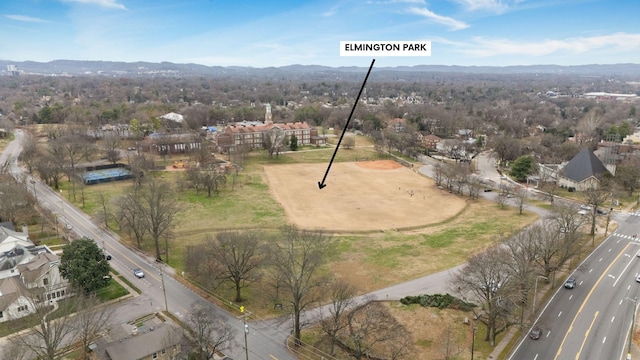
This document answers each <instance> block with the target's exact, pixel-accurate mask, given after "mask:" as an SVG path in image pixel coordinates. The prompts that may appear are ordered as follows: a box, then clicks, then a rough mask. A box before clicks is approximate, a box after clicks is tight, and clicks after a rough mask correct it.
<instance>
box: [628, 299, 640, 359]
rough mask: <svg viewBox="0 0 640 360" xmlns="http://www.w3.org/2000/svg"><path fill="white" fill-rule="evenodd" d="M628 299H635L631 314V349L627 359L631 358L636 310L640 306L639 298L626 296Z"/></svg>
mask: <svg viewBox="0 0 640 360" xmlns="http://www.w3.org/2000/svg"><path fill="white" fill-rule="evenodd" d="M625 299H626V300H631V301H633V314H631V316H632V317H631V330H630V331H629V349H628V350H627V359H631V344H633V326H634V325H635V323H636V310H637V308H638V298H637V297H635V298H633V299H630V298H625Z"/></svg>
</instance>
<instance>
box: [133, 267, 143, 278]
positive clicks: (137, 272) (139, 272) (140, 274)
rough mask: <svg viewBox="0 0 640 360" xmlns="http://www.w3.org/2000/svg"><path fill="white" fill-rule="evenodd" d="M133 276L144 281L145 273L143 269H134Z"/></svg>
mask: <svg viewBox="0 0 640 360" xmlns="http://www.w3.org/2000/svg"><path fill="white" fill-rule="evenodd" d="M133 275H135V276H136V277H137V278H138V279H142V278H143V277H144V271H142V269H133Z"/></svg>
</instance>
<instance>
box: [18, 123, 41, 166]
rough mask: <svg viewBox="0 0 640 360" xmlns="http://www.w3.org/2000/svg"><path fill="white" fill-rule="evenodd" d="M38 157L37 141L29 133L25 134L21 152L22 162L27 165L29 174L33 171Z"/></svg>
mask: <svg viewBox="0 0 640 360" xmlns="http://www.w3.org/2000/svg"><path fill="white" fill-rule="evenodd" d="M37 156H38V148H37V139H36V138H35V137H34V136H33V135H31V134H30V133H28V132H26V131H25V132H24V137H23V138H22V151H21V152H20V161H22V162H23V163H24V164H25V165H27V170H28V171H29V173H31V172H32V171H33V167H34V163H35V161H36V159H37Z"/></svg>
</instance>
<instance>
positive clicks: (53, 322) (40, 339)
mask: <svg viewBox="0 0 640 360" xmlns="http://www.w3.org/2000/svg"><path fill="white" fill-rule="evenodd" d="M49 283H51V281H49ZM38 290H40V293H37V291H38ZM46 292H47V291H46V289H45V293H46ZM25 298H26V299H27V301H28V305H26V306H27V307H28V308H29V310H31V311H32V312H33V316H34V317H35V318H36V319H37V320H38V324H37V325H35V326H33V327H31V328H30V329H29V331H27V332H23V333H20V334H19V335H18V336H16V339H17V342H18V343H19V344H20V346H21V347H23V348H24V349H28V350H29V351H30V352H32V353H33V354H34V355H36V357H38V358H40V359H47V360H55V359H56V353H57V351H58V350H59V349H60V348H61V347H62V345H63V340H65V338H67V337H68V336H71V335H72V333H73V329H74V327H73V326H74V324H73V319H72V318H71V317H70V316H68V315H63V316H61V317H57V318H56V317H55V316H54V313H53V311H54V310H57V313H62V314H70V313H72V312H73V310H74V309H75V308H74V305H73V301H59V302H57V306H56V307H57V308H56V307H54V306H52V304H50V303H49V301H47V300H45V299H44V294H42V288H35V289H33V290H31V289H30V290H28V293H27V294H26V296H25Z"/></svg>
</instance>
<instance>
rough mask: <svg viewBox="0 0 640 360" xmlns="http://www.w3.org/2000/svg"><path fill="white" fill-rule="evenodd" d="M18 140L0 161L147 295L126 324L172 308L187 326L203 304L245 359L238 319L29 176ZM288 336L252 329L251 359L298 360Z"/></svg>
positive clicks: (131, 305)
mask: <svg viewBox="0 0 640 360" xmlns="http://www.w3.org/2000/svg"><path fill="white" fill-rule="evenodd" d="M15 135H16V138H15V140H14V141H12V142H11V143H10V144H9V145H8V146H7V148H6V150H5V151H4V152H3V153H2V155H1V156H0V164H5V163H7V164H11V168H10V171H11V173H12V174H13V175H14V177H15V178H16V179H18V181H21V182H24V183H26V182H27V181H28V182H29V183H28V187H27V188H28V189H29V191H32V192H34V194H35V195H36V196H37V198H38V202H39V204H40V205H41V206H42V207H44V208H48V209H50V210H51V211H53V212H54V213H55V214H56V216H57V218H58V221H59V222H60V223H64V224H69V225H70V228H71V230H67V229H66V228H65V227H64V226H63V227H61V231H63V232H66V231H72V232H74V233H75V234H76V235H77V236H80V237H82V236H86V237H88V238H91V239H94V240H95V241H96V242H97V243H98V244H99V245H101V246H103V247H104V248H105V249H106V250H107V251H108V252H109V253H111V255H112V256H113V259H112V260H111V267H112V268H113V269H114V270H116V271H118V272H119V273H121V274H123V275H124V276H126V277H127V278H128V279H129V280H130V281H131V282H132V283H134V284H135V285H136V286H137V287H138V288H139V289H140V290H141V291H142V292H143V295H142V296H140V297H137V298H136V299H135V300H132V301H129V302H126V304H124V305H125V306H126V311H123V314H127V315H128V316H131V317H130V318H128V319H126V320H125V321H124V322H126V321H127V320H132V319H135V318H138V317H141V316H144V315H147V314H149V313H152V312H156V311H158V310H164V309H165V307H166V308H168V311H169V312H171V313H172V314H174V315H175V316H177V317H178V318H180V319H181V320H183V321H186V320H187V319H188V313H189V309H190V308H191V307H192V305H194V304H196V303H199V304H203V305H205V306H208V307H209V308H210V309H211V311H214V312H216V313H218V314H219V315H220V316H222V317H223V318H224V319H226V321H227V322H228V323H229V324H230V325H232V327H233V328H234V329H235V330H236V332H237V337H236V342H237V344H238V345H237V346H234V348H233V349H232V350H231V351H230V353H229V355H230V356H232V357H233V358H236V359H240V358H243V357H244V356H245V352H244V324H243V322H242V320H241V319H240V318H239V317H238V316H236V314H230V313H228V312H226V311H223V310H221V309H219V308H217V307H215V306H213V305H212V304H211V303H210V302H207V301H206V300H204V299H203V298H201V297H200V296H199V295H197V294H196V293H194V292H192V291H191V290H189V289H187V288H186V287H184V286H183V285H182V284H180V283H179V282H178V281H176V280H174V278H173V270H172V269H171V268H169V267H167V266H163V265H161V264H158V263H156V262H155V261H154V259H153V258H151V257H149V256H146V255H145V254H143V253H140V252H138V251H137V250H135V249H132V248H129V247H127V246H125V245H123V244H122V243H121V242H120V238H119V237H118V235H117V234H115V233H113V232H111V231H109V230H106V229H104V228H102V227H100V226H99V225H97V224H95V223H94V221H93V220H92V219H91V218H90V217H89V216H88V215H86V214H85V213H84V212H83V211H81V210H80V209H78V208H76V207H75V206H73V205H72V204H70V203H68V202H67V201H66V200H65V199H64V198H63V197H61V194H60V193H59V192H56V191H54V190H52V189H51V188H49V187H48V186H46V184H44V183H41V182H40V181H39V180H38V179H37V178H33V177H31V176H29V175H27V174H25V173H24V169H22V168H20V167H18V166H17V157H18V155H19V153H20V151H21V149H22V145H21V139H22V136H23V134H22V132H21V131H20V130H19V129H18V130H16V132H15ZM31 180H33V182H31ZM134 268H140V269H142V270H143V271H144V273H145V277H144V278H143V279H138V278H136V277H135V276H134V275H133V269H134ZM178 276H179V275H178ZM163 284H164V286H163ZM165 298H166V300H165ZM165 301H166V303H165ZM147 304H148V305H147ZM165 304H166V306H165ZM118 312H120V310H119V311H118ZM287 335H288V333H285V332H283V331H282V330H281V329H279V328H277V327H263V328H261V329H260V330H258V329H254V328H251V327H250V332H249V336H248V337H249V355H250V357H252V358H256V359H274V358H275V359H278V360H285V359H286V360H294V359H295V357H294V356H293V355H292V354H291V353H290V352H289V351H288V350H287V348H286V347H285V345H284V343H285V339H286V336H287Z"/></svg>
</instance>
